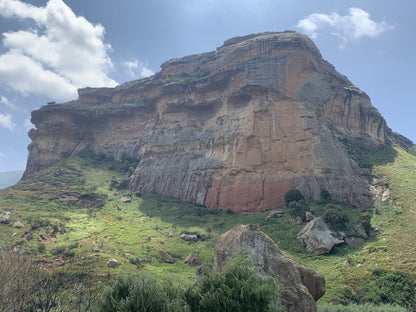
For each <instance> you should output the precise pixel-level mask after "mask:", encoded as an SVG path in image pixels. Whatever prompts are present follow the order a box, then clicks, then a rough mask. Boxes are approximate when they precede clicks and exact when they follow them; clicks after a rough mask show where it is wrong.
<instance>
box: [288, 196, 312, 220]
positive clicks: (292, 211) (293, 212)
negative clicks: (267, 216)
mask: <svg viewBox="0 0 416 312" xmlns="http://www.w3.org/2000/svg"><path fill="white" fill-rule="evenodd" d="M287 210H288V212H289V215H290V216H291V217H292V218H297V217H300V218H302V220H305V214H306V212H307V211H308V210H309V206H308V204H307V203H306V201H305V200H303V199H302V200H298V201H292V202H290V203H289V205H288V207H287Z"/></svg>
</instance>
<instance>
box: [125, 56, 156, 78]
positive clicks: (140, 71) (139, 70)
mask: <svg viewBox="0 0 416 312" xmlns="http://www.w3.org/2000/svg"><path fill="white" fill-rule="evenodd" d="M124 66H125V67H126V71H127V74H128V75H129V76H130V77H131V78H137V77H139V78H145V77H149V76H152V75H154V74H155V73H154V71H152V70H151V69H150V68H147V67H146V66H144V65H143V64H142V63H140V62H139V61H138V60H133V61H126V62H124Z"/></svg>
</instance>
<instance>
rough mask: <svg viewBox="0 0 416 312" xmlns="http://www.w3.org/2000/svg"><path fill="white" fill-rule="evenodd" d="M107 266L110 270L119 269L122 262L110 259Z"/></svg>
mask: <svg viewBox="0 0 416 312" xmlns="http://www.w3.org/2000/svg"><path fill="white" fill-rule="evenodd" d="M107 265H108V267H109V268H117V267H118V266H120V262H118V261H117V260H116V259H108V261H107Z"/></svg>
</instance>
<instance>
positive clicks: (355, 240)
mask: <svg viewBox="0 0 416 312" xmlns="http://www.w3.org/2000/svg"><path fill="white" fill-rule="evenodd" d="M344 241H345V243H346V244H347V245H348V246H356V245H359V244H362V243H363V242H364V239H362V238H361V237H355V236H350V237H345V238H344Z"/></svg>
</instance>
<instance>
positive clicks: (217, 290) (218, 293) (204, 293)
mask: <svg viewBox="0 0 416 312" xmlns="http://www.w3.org/2000/svg"><path fill="white" fill-rule="evenodd" d="M185 298H186V302H187V304H188V305H189V308H190V311H192V312H196V311H201V312H202V311H206V312H208V311H224V312H225V311H230V312H231V311H233V312H239V311H241V312H251V311H252V312H255V311H282V310H281V309H280V308H279V302H280V292H279V286H278V285H277V283H276V281H275V280H274V279H273V278H272V277H271V276H267V277H264V278H261V277H259V276H258V275H256V273H255V272H254V270H253V264H252V263H251V261H250V260H249V259H246V258H235V259H233V260H232V261H230V263H229V264H228V265H227V266H226V267H225V268H224V271H223V272H222V273H218V272H215V271H211V272H209V273H207V274H206V275H204V276H203V277H202V278H201V279H199V280H197V281H196V283H195V284H194V285H193V286H192V287H190V288H188V290H187V291H186V293H185Z"/></svg>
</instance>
